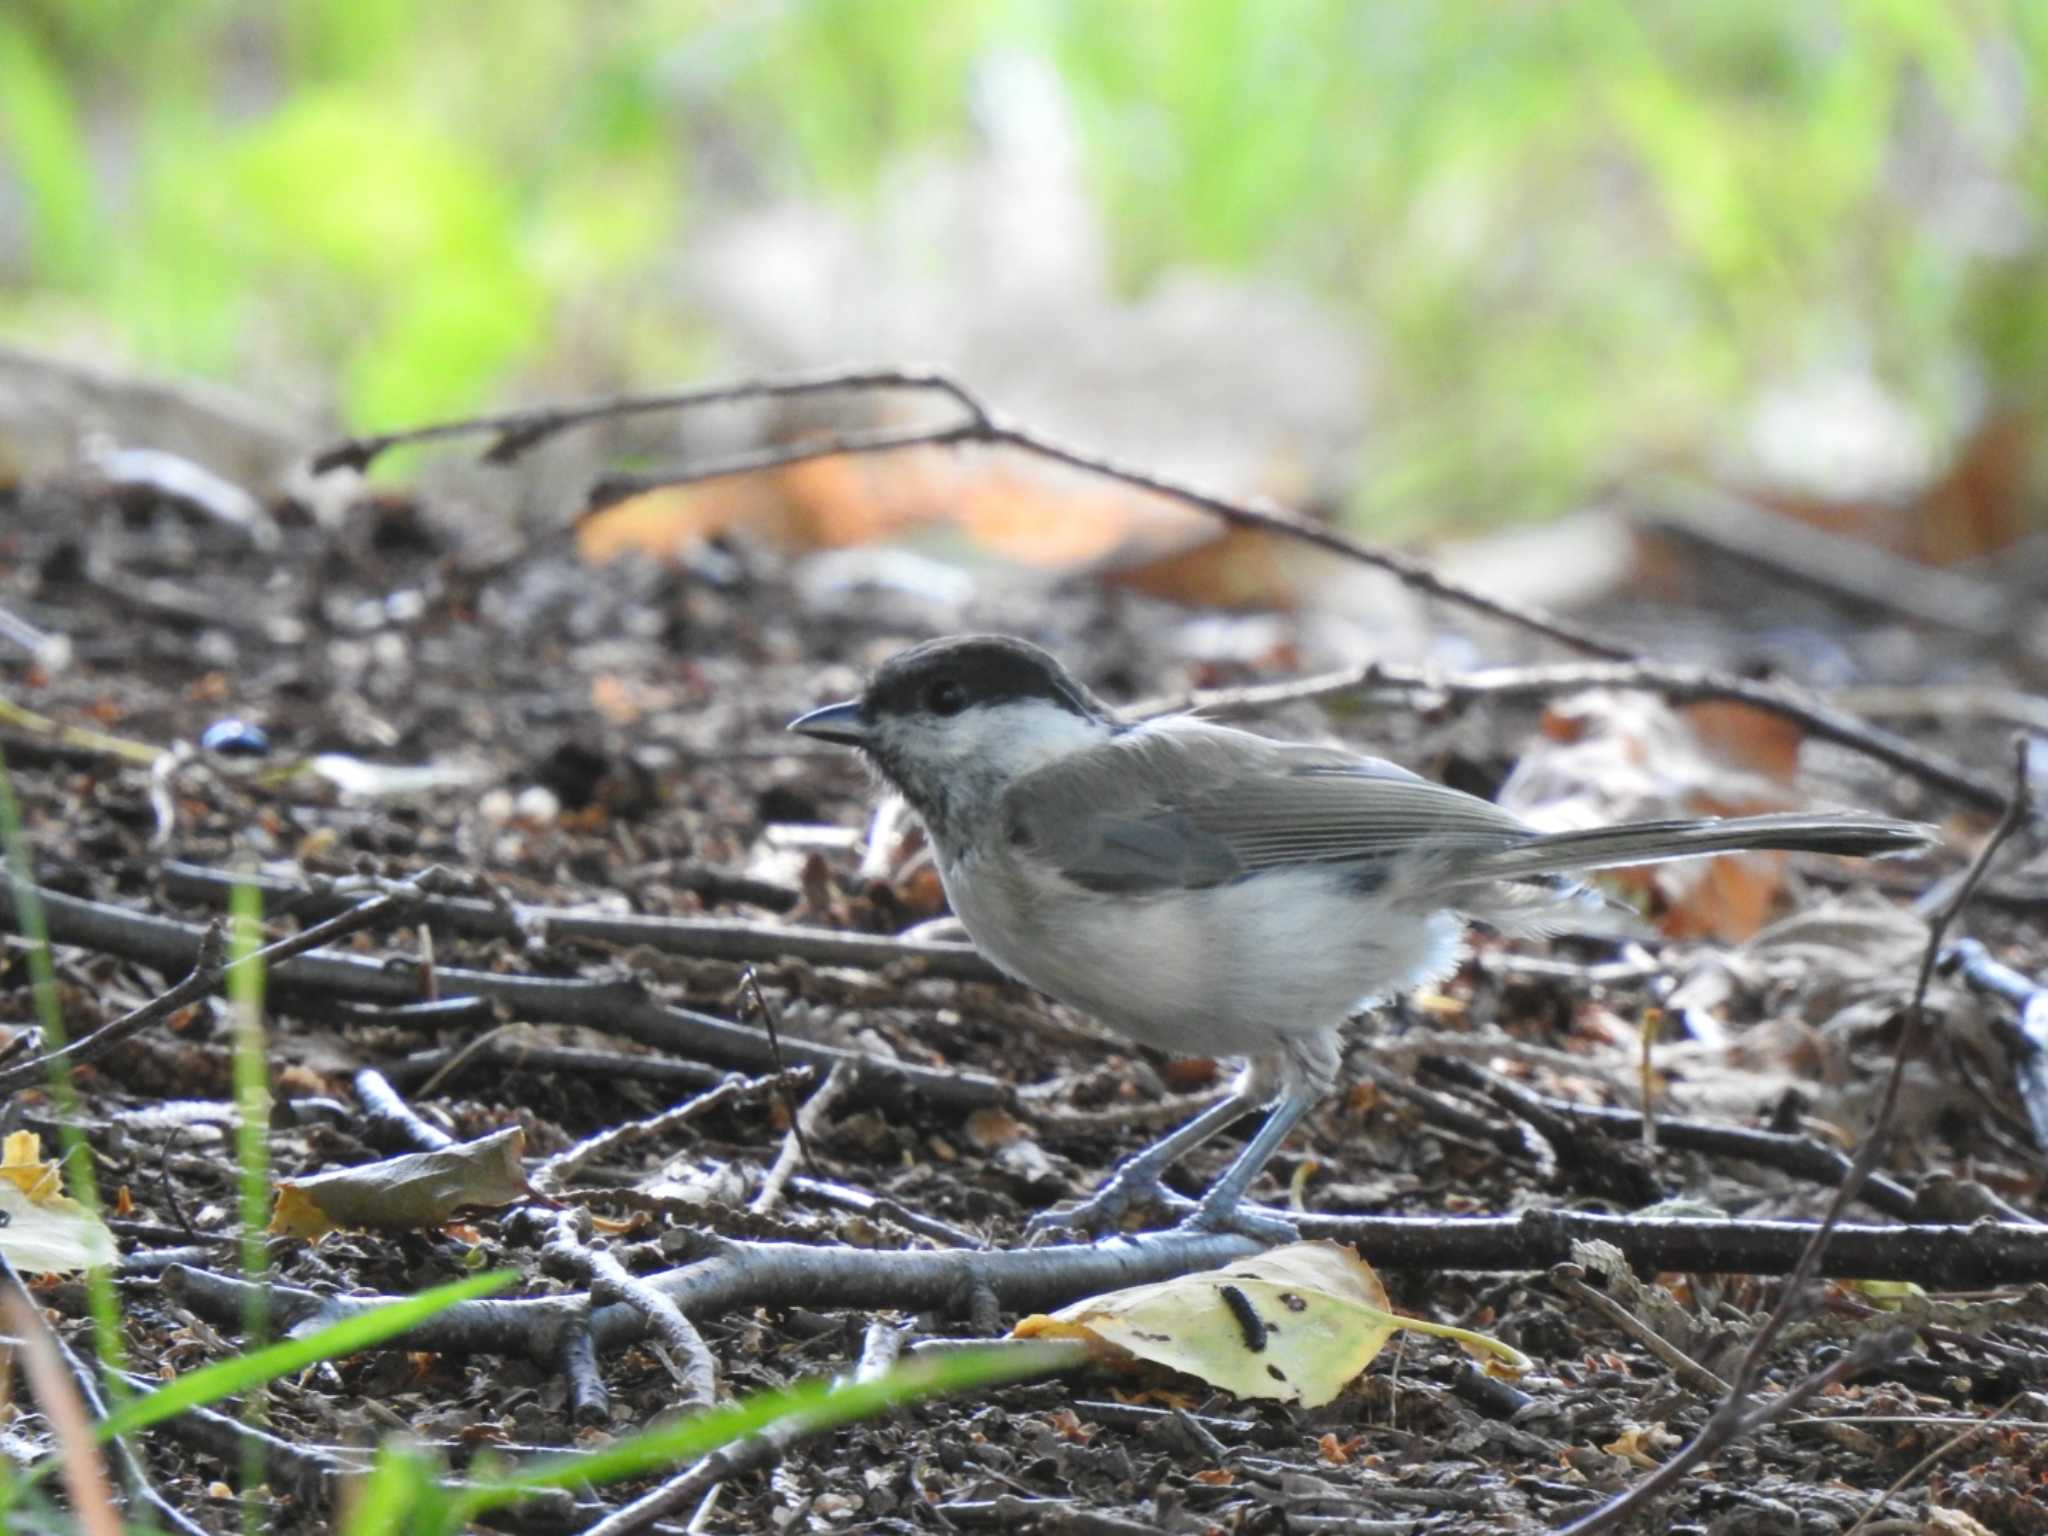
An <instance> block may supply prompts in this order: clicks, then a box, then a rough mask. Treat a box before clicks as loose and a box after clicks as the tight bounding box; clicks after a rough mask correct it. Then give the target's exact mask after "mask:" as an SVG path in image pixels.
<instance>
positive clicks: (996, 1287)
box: [123, 1210, 2048, 1359]
mask: <svg viewBox="0 0 2048 1536" xmlns="http://www.w3.org/2000/svg"><path fill="white" fill-rule="evenodd" d="M1296 1220H1297V1221H1298V1223H1299V1225H1300V1227H1301V1229H1302V1232H1303V1234H1304V1235H1305V1236H1310V1237H1332V1238H1336V1239H1338V1240H1339V1241H1343V1242H1351V1243H1355V1244H1357V1245H1358V1246H1359V1247H1360V1249H1361V1250H1362V1251H1363V1252H1364V1253H1365V1254H1366V1256H1367V1257H1368V1258H1370V1259H1371V1260H1372V1262H1373V1263H1374V1264H1375V1265H1376V1266H1378V1267H1380V1268H1383V1269H1412V1270H1416V1271H1418V1272H1422V1273H1437V1272H1440V1271H1442V1270H1446V1269H1457V1270H1473V1271H1496V1272H1517V1273H1518V1272H1523V1271H1528V1270H1547V1269H1549V1268H1550V1267H1551V1266H1552V1265H1553V1264H1559V1263H1565V1262H1568V1261H1570V1260H1571V1259H1572V1256H1573V1253H1572V1250H1573V1245H1574V1244H1576V1243H1581V1242H1589V1241H1605V1242H1609V1243H1612V1244H1613V1245H1614V1246H1615V1247H1616V1248H1617V1249H1618V1250H1620V1252H1621V1254H1622V1256H1623V1257H1624V1258H1625V1259H1627V1260H1628V1262H1629V1263H1630V1264H1631V1265H1632V1266H1634V1267H1635V1268H1637V1269H1649V1270H1681V1271H1682V1270H1706V1271H1713V1272H1717V1273H1730V1274H1766V1275H1768V1274H1777V1275H1782V1274H1787V1273H1789V1272H1791V1271H1792V1270H1793V1269H1794V1268H1795V1267H1796V1266H1797V1264H1798V1263H1799V1261H1800V1259H1801V1258H1802V1256H1804V1255H1805V1253H1806V1250H1807V1249H1808V1248H1809V1247H1810V1246H1811V1243H1812V1239H1813V1236H1814V1234H1815V1232H1817V1231H1818V1230H1819V1228H1818V1226H1817V1224H1816V1223H1814V1222H1810V1221H1720V1220H1705V1219H1697V1218H1680V1217H1654V1218H1646V1217H1639V1216H1610V1215H1606V1214H1603V1213H1598V1212H1591V1211H1557V1210H1532V1211H1526V1212H1523V1213H1522V1214H1520V1215H1516V1216H1497V1217H1392V1216H1353V1217H1330V1216H1325V1217H1317V1216H1313V1215H1303V1216H1298V1217H1296ZM1259 1249H1260V1245H1259V1244H1258V1243H1256V1242H1254V1241H1253V1240H1251V1239H1250V1238H1245V1237H1239V1236H1236V1235H1234V1234H1214V1233H1191V1232H1180V1231H1169V1232H1154V1233H1143V1234H1139V1235H1137V1236H1135V1237H1132V1238H1128V1239H1118V1240H1116V1241H1112V1242H1106V1243H1100V1244H1082V1243H1072V1244H1065V1245H1062V1246H1059V1247H1052V1248H1028V1249H997V1248H989V1249H947V1250H940V1251H929V1250H921V1249H889V1250H873V1249H864V1248H845V1247H828V1246H822V1245H818V1244H815V1243H807V1242H753V1241H740V1240H729V1239H711V1240H709V1241H708V1242H707V1243H706V1244H705V1247H704V1249H703V1256H702V1257H699V1258H696V1259H695V1260H693V1261H692V1262H689V1263H685V1264H682V1265H680V1266H678V1267H677V1268H675V1269H670V1270H666V1271H663V1272H661V1273H659V1274H652V1275H646V1276H643V1277H642V1278H643V1279H644V1280H645V1281H646V1282H647V1283H648V1284H649V1285H652V1286H655V1287H657V1288H658V1289H659V1290H661V1291H662V1292H663V1293H664V1294H666V1295H668V1296H670V1297H672V1298H674V1300H675V1302H676V1304H677V1305H678V1306H679V1307H681V1308H682V1310H683V1314H684V1316H686V1317H691V1318H697V1319H704V1318H708V1317H715V1316H718V1315H720V1314H723V1313H726V1312H730V1311H733V1310H734V1309H738V1308H745V1307H760V1306H768V1307H774V1306H790V1305H802V1306H807V1307H844V1308H862V1307H892V1308H902V1309H923V1308H951V1307H955V1306H958V1305H961V1304H962V1303H963V1302H964V1300H965V1298H967V1297H969V1296H970V1295H971V1294H972V1293H973V1292H974V1291H975V1289H976V1288H977V1287H979V1288H981V1289H983V1290H985V1291H986V1292H987V1293H988V1295H989V1296H991V1297H992V1298H993V1299H994V1302H995V1304H996V1305H998V1306H1000V1307H1002V1308H1004V1309H1007V1310H1010V1311H1028V1312H1049V1311H1052V1310H1054V1309H1055V1308H1057V1307H1060V1306H1063V1305H1065V1304H1066V1303H1067V1302H1070V1301H1073V1300H1075V1299H1076V1298H1079V1297H1083V1296H1091V1295H1096V1294H1099V1293H1100V1292H1103V1291H1109V1290H1114V1289H1117V1288H1118V1287H1120V1286H1126V1285H1141V1284H1144V1283H1146V1282H1148V1281H1154V1280H1169V1279H1173V1278H1175V1277H1176V1276H1179V1275H1183V1274H1187V1273H1189V1272H1190V1271H1193V1270H1198V1269H1212V1268H1215V1267H1216V1266H1218V1265H1221V1264H1225V1263H1228V1262H1230V1261H1231V1260H1233V1259H1238V1258H1243V1257H1245V1256H1246V1255H1248V1254H1252V1253H1256V1252H1258V1251H1259ZM1819 1272H1820V1273H1821V1274H1823V1275H1829V1276H1838V1277H1854V1278H1858V1279H1872V1280H1903V1279H1914V1280H1917V1281H1919V1282H1920V1283H1922V1284H1924V1285H1928V1286H1930V1287H1938V1288H1943V1289H1958V1290H1960V1289H1976V1288H1982V1287H1984V1286H1990V1285H2002V1284H2010V1283H2015V1282H2019V1283H2032V1282H2035V1281H2042V1280H2048V1228H2043V1227H2038V1226H2021V1225H2019V1224H2017V1223H2013V1222H1995V1221H1974V1222H1969V1223H1955V1224H1950V1225H1916V1226H1838V1227H1836V1228H1835V1230H1834V1233H1833V1235H1832V1237H1831V1238H1830V1240H1829V1242H1828V1244H1827V1249H1826V1253H1825V1255H1824V1258H1823V1260H1822V1261H1820V1271H1819ZM123 1281H124V1283H128V1284H138V1285H139V1284H148V1285H150V1286H152V1287H154V1286H161V1287H162V1288H163V1289H164V1290H166V1291H168V1292H169V1293H170V1294H172V1295H174V1296H176V1297H178V1298H179V1299H180V1300H181V1301H182V1302H183V1303H184V1304H185V1305H187V1306H190V1307H191V1308H192V1309H193V1310H194V1311H195V1312H198V1313H199V1314H201V1315H202V1316H204V1317H207V1318H208V1319H211V1320H217V1321H219V1322H221V1323H224V1324H227V1325H229V1326H236V1327H238V1326H240V1322H241V1317H242V1312H241V1310H240V1309H241V1307H242V1305H243V1298H244V1293H245V1286H246V1282H244V1281H242V1280H241V1279H239V1278H237V1277H234V1276H230V1275H224V1274H219V1273H216V1272H214V1271H211V1270H205V1269H197V1268H192V1267H188V1266H185V1265H169V1266H166V1267H165V1268H164V1269H163V1271H162V1273H161V1275H160V1277H144V1276H140V1275H136V1276H132V1277H131V1276H127V1275H124V1276H123ZM270 1295H271V1298H272V1305H273V1310H274V1314H275V1316H276V1317H277V1318H278V1321H279V1326H280V1327H287V1328H288V1327H293V1326H296V1325H298V1324H300V1323H303V1322H306V1321H307V1320H309V1319H312V1318H316V1317H317V1318H319V1319H320V1320H322V1321H323V1322H326V1321H335V1320H338V1319H340V1318H343V1317H349V1316H354V1315H355V1314H356V1313H358V1312H361V1311H364V1310H367V1309H369V1308H371V1307H373V1306H377V1305H381V1304H384V1303H386V1302H389V1301H391V1300H393V1299H394V1298H391V1297H379V1296H347V1297H340V1296H333V1297H330V1296H324V1295H321V1294H320V1293H318V1292H315V1291H308V1290H303V1289H299V1288H296V1287H291V1286H283V1285H275V1286H272V1287H271V1289H270ZM586 1317H587V1321H588V1324H589V1327H590V1329H591V1331H592V1333H593V1334H594V1337H595V1339H596V1342H597V1344H598V1347H600V1348H601V1349H606V1350H610V1349H613V1348H618V1347H622V1346H624V1345H625V1344H628V1343H631V1342H633V1341H634V1340H636V1339H639V1338H641V1337H643V1336H644V1334H645V1332H646V1327H645V1320H644V1319H643V1318H642V1317H640V1316H639V1315H638V1314H637V1313H635V1312H633V1311H632V1310H631V1309H629V1308H622V1307H603V1308H599V1309H598V1310H597V1311H596V1312H595V1313H594V1314H587V1313H586V1307H585V1302H584V1298H582V1297H580V1296H574V1297H569V1296H546V1297H529V1298H524V1299H520V1300H513V1301H497V1300H491V1301H469V1302H459V1303H457V1304H456V1305H455V1306H453V1307H450V1308H448V1309H447V1310H446V1311H445V1312H442V1313H440V1314H438V1315H437V1316H435V1317H434V1318H432V1319H431V1320H430V1321H428V1322H426V1323H423V1324H421V1325H420V1326H419V1327H418V1328H416V1329H413V1330H412V1331H411V1332H410V1333H408V1334H406V1335H405V1337H404V1338H403V1339H400V1340H394V1341H393V1342H392V1344H391V1345H390V1346H388V1347H392V1348H403V1349H411V1350H427V1351H432V1352H436V1353H442V1354H493V1353H496V1354H514V1355H522V1356H533V1357H536V1358H541V1359H546V1358H548V1357H549V1356H550V1355H551V1354H552V1353H553V1352H554V1351H555V1349H557V1348H558V1347H559V1343H558V1341H559V1335H560V1333H561V1332H562V1330H563V1329H565V1328H568V1327H570V1326H581V1325H582V1324H583V1322H584V1321H585V1320H586Z"/></svg>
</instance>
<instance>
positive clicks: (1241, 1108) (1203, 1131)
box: [1024, 1079, 1306, 1238]
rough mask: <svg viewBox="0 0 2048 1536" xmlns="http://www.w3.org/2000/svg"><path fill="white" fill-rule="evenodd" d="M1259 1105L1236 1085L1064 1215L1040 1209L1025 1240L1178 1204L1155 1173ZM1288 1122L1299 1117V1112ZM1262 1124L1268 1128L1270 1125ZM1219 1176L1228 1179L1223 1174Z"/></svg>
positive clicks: (1258, 1097) (1245, 1086)
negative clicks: (1145, 1205) (1138, 1208)
mask: <svg viewBox="0 0 2048 1536" xmlns="http://www.w3.org/2000/svg"><path fill="white" fill-rule="evenodd" d="M1263 1102H1264V1095H1263V1094H1262V1093H1260V1092H1259V1090H1258V1089H1257V1087H1256V1086H1255V1085H1254V1084H1253V1083H1252V1082H1251V1081H1250V1080H1249V1079H1246V1080H1243V1081H1240V1082H1239V1083H1238V1085H1237V1087H1236V1088H1235V1089H1233V1090H1232V1092H1231V1095H1230V1097H1229V1098H1227V1099H1220V1100H1218V1101H1217V1102H1216V1103H1214V1104H1212V1105H1210V1106H1209V1107H1208V1108H1207V1109H1205V1110H1203V1111H1202V1112H1201V1113H1200V1114H1199V1115H1197V1116H1195V1118H1194V1119H1192V1120H1190V1121H1189V1122H1188V1123H1187V1124H1186V1125H1184V1126H1182V1127H1181V1128H1180V1129H1179V1130H1177V1131H1174V1132H1172V1133H1170V1134H1169V1135H1165V1136H1162V1137H1160V1138H1159V1140H1157V1141H1155V1142H1153V1143H1152V1145H1151V1146H1149V1147H1147V1148H1145V1149H1144V1151H1142V1152H1139V1153H1136V1154H1135V1155H1133V1156H1131V1157H1128V1158H1126V1159H1125V1160H1124V1161H1123V1162H1122V1163H1120V1164H1118V1166H1117V1170H1116V1172H1115V1173H1112V1174H1111V1175H1110V1176H1109V1177H1108V1178H1107V1179H1105V1180H1104V1181H1103V1184H1102V1187H1101V1188H1100V1189H1098V1190H1096V1191H1095V1193H1094V1194H1092V1195H1090V1196H1089V1197H1088V1198H1087V1199H1086V1200H1083V1201H1082V1202H1081V1203H1080V1204H1079V1205H1077V1206H1074V1207H1072V1208H1071V1209H1068V1210H1064V1211H1040V1212H1039V1213H1038V1214H1037V1215H1036V1216H1034V1217H1032V1218H1031V1222H1030V1225H1029V1226H1027V1227H1025V1229H1024V1233H1025V1236H1027V1237H1031V1238H1039V1237H1044V1236H1047V1235H1049V1234H1051V1233H1054V1232H1069V1231H1075V1230H1079V1231H1083V1232H1092V1231H1094V1230H1095V1229H1096V1228H1098V1227H1107V1226H1111V1225H1113V1224H1114V1223H1115V1222H1116V1221H1117V1219H1118V1218H1119V1217H1121V1216H1122V1215H1123V1213H1124V1212H1125V1211H1127V1210H1129V1209H1130V1208H1131V1207H1132V1206H1133V1205H1136V1204H1138V1203H1139V1202H1140V1201H1143V1200H1152V1201H1157V1202H1159V1203H1161V1204H1183V1205H1184V1204H1185V1202H1184V1201H1182V1200H1180V1199H1179V1197H1175V1196H1170V1195H1169V1192H1168V1191H1166V1190H1164V1189H1162V1188H1160V1185H1159V1175H1160V1174H1162V1173H1164V1172H1165V1171H1166V1170H1167V1169H1168V1168H1170V1167H1172V1166H1173V1165H1174V1163H1176V1162H1178V1161H1179V1160H1180V1159H1181V1158H1182V1157H1185V1156H1186V1155H1187V1154H1188V1153H1190V1152H1192V1151H1193V1150H1194V1149H1195V1148H1196V1147H1199V1146H1200V1145H1201V1144H1202V1143H1203V1142H1205V1141H1207V1140H1208V1139H1209V1138H1210V1137H1212V1136H1214V1135H1216V1134H1217V1133H1218V1132H1219V1131H1224V1130H1228V1129H1229V1128H1230V1127H1231V1126H1232V1125H1234V1124H1235V1123H1236V1122H1237V1121H1239V1120H1241V1119H1243V1118H1244V1117H1245V1116H1246V1115H1248V1114H1250V1113H1251V1112H1252V1111H1253V1110H1255V1109H1257V1108H1258V1107H1259V1106H1260V1104H1261V1103H1263ZM1303 1107H1304V1108H1306V1106H1303ZM1294 1118H1295V1119H1296V1120H1298V1119H1300V1118H1301V1114H1300V1112H1299V1111H1297V1112H1296V1114H1295V1117H1294ZM1267 1123H1268V1124H1271V1122H1270V1121H1268V1122H1267ZM1293 1123H1294V1121H1293V1120H1290V1121H1288V1124H1289V1125H1290V1126H1291V1125H1292V1124H1293ZM1259 1134H1260V1135H1261V1136H1263V1135H1264V1134H1265V1132H1264V1131H1263V1130H1261V1131H1260V1133H1259ZM1281 1134H1282V1135H1283V1136H1284V1135H1285V1134H1286V1133H1285V1132H1284V1131H1283V1132H1282V1133H1281ZM1246 1150H1247V1151H1249V1150H1250V1149H1249V1148H1247V1149H1246ZM1269 1155H1270V1149H1269ZM1243 1161H1244V1159H1243V1158H1242V1157H1239V1158H1238V1160H1237V1163H1232V1164H1231V1165H1230V1166H1231V1170H1232V1171H1233V1172H1234V1171H1235V1170H1236V1168H1237V1166H1238V1163H1242V1162H1243ZM1259 1161H1260V1162H1264V1161H1265V1158H1264V1157H1261V1158H1260V1159H1259ZM1257 1172H1258V1170H1257V1169H1256V1168H1254V1169H1252V1170H1251V1172H1250V1173H1247V1174H1246V1175H1245V1176H1244V1180H1243V1184H1249V1183H1250V1182H1251V1180H1252V1174H1255V1173H1257ZM1224 1177H1225V1178H1228V1177H1229V1174H1228V1173H1226V1174H1225V1175H1224ZM1243 1184H1241V1185H1240V1186H1239V1193H1242V1192H1243ZM1190 1219H1192V1218H1190Z"/></svg>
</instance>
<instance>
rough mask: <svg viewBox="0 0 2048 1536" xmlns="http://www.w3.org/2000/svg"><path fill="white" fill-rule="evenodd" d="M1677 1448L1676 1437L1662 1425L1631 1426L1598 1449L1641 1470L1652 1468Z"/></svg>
mask: <svg viewBox="0 0 2048 1536" xmlns="http://www.w3.org/2000/svg"><path fill="white" fill-rule="evenodd" d="M1677 1448H1678V1436H1676V1435H1674V1434H1673V1433H1671V1431H1670V1430H1668V1429H1666V1428H1665V1427H1664V1426H1663V1425H1662V1424H1631V1425H1630V1426H1629V1427H1628V1428H1627V1429H1625V1430H1623V1431H1622V1432H1621V1435H1620V1436H1619V1438H1617V1439H1615V1440H1612V1441H1610V1442H1608V1443H1607V1444H1606V1445H1603V1446H1601V1447H1600V1449H1601V1450H1603V1451H1605V1452H1607V1454H1608V1455H1610V1456H1622V1457H1626V1458H1627V1459H1628V1460H1630V1461H1632V1462H1634V1463H1635V1464H1636V1465H1637V1466H1639V1467H1643V1468H1649V1467H1654V1466H1656V1465H1657V1464H1658V1463H1660V1462H1661V1461H1663V1459H1664V1457H1665V1456H1666V1455H1668V1454H1669V1453H1670V1452H1672V1451H1674V1450H1676V1449H1677Z"/></svg>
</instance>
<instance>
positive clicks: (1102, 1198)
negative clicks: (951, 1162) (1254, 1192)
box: [1024, 1175, 1301, 1246]
mask: <svg viewBox="0 0 2048 1536" xmlns="http://www.w3.org/2000/svg"><path fill="white" fill-rule="evenodd" d="M1138 1205H1156V1206H1160V1207H1162V1208H1164V1209H1165V1210H1167V1211H1169V1212H1179V1213H1180V1218H1181V1219H1180V1221H1179V1222H1178V1223H1177V1224H1176V1225H1175V1227H1174V1228H1173V1230H1174V1231H1176V1232H1234V1233H1236V1234H1237V1235H1238V1236H1240V1237H1249V1238H1251V1239H1253V1240H1254V1241H1256V1242H1261V1243H1266V1244H1269V1245H1273V1246H1277V1245H1279V1244H1281V1243H1298V1242H1300V1241H1301V1233H1300V1231H1299V1230H1298V1229H1297V1228H1296V1227H1295V1225H1294V1223H1293V1222H1291V1221H1289V1220H1288V1219H1287V1218H1286V1217H1284V1216H1280V1215H1277V1214H1276V1213H1274V1212H1273V1211H1270V1210H1267V1209H1266V1208H1265V1207H1263V1206H1257V1205H1250V1204H1244V1203H1240V1202H1237V1201H1232V1202H1231V1203H1230V1204H1228V1205H1224V1204H1221V1203H1212V1202H1210V1201H1208V1200H1190V1199H1189V1198H1188V1197H1187V1196H1186V1195H1182V1194H1176V1193H1175V1192H1174V1191H1172V1190H1170V1189H1168V1188H1167V1187H1166V1186H1165V1185H1163V1184H1161V1183H1160V1182H1159V1180H1158V1177H1157V1176H1156V1175H1155V1176H1153V1177H1151V1178H1146V1177H1144V1176H1142V1175H1141V1176H1139V1177H1137V1178H1132V1179H1124V1178H1122V1177H1113V1178H1111V1179H1110V1180H1109V1181H1108V1182H1107V1183H1106V1184H1104V1185H1103V1186H1102V1188H1100V1189H1098V1190H1097V1191H1095V1193H1094V1194H1092V1195H1090V1196H1089V1197H1088V1198H1087V1199H1086V1200H1083V1201H1082V1202H1080V1204H1078V1205H1074V1206H1069V1207H1068V1208H1067V1209H1066V1210H1063V1211H1040V1212H1039V1213H1038V1214H1037V1215H1036V1216H1033V1217H1032V1218H1031V1220H1030V1222H1029V1223H1027V1224H1026V1226H1025V1228H1024V1240H1025V1241H1026V1242H1027V1243H1030V1244H1033V1245H1037V1244H1040V1243H1044V1242H1047V1241H1050V1240H1052V1239H1054V1238H1055V1237H1058V1236H1063V1235H1066V1234H1077V1235H1075V1236H1074V1237H1072V1238H1071V1239H1070V1240H1071V1241H1075V1242H1086V1241H1088V1240H1089V1239H1091V1238H1093V1237H1094V1236H1095V1235H1096V1234H1097V1233H1099V1232H1107V1231H1114V1230H1115V1229H1116V1228H1117V1226H1118V1225H1119V1224H1120V1223H1121V1222H1122V1220H1123V1218H1124V1215H1125V1214H1126V1213H1127V1212H1128V1211H1130V1210H1131V1208H1132V1207H1134V1206H1138Z"/></svg>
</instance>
